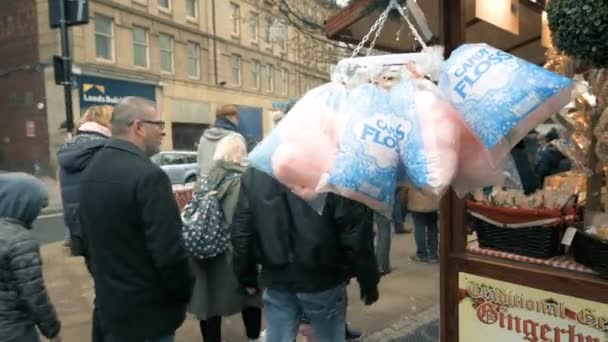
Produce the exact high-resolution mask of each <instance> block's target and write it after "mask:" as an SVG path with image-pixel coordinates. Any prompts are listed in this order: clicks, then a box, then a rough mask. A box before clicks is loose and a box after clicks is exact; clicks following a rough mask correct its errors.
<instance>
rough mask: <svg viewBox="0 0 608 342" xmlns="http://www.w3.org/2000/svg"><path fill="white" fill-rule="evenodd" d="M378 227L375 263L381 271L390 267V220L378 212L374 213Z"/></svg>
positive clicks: (388, 269)
mask: <svg viewBox="0 0 608 342" xmlns="http://www.w3.org/2000/svg"><path fill="white" fill-rule="evenodd" d="M374 219H375V221H376V226H377V229H378V234H377V240H376V263H377V264H378V269H379V270H380V271H381V272H388V271H390V268H391V260H390V256H391V221H390V220H389V219H387V218H386V217H384V216H382V215H380V214H374Z"/></svg>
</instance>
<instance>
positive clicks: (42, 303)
mask: <svg viewBox="0 0 608 342" xmlns="http://www.w3.org/2000/svg"><path fill="white" fill-rule="evenodd" d="M47 199H48V195H47V192H46V189H45V188H44V185H43V184H41V183H40V182H39V181H37V180H36V179H34V178H33V177H31V176H27V175H24V174H15V173H7V174H2V175H0V342H7V341H11V342H12V341H19V342H21V341H23V338H25V337H24V335H25V334H26V333H27V332H28V331H31V330H32V328H33V327H35V326H37V327H38V329H39V330H40V332H41V333H42V334H43V335H44V336H46V337H47V338H53V337H55V336H57V335H58V334H59V330H60V329H61V324H60V323H59V320H58V319H57V314H56V313H55V309H54V308H53V305H52V304H51V301H50V299H49V296H48V294H47V291H46V288H45V286H44V278H43V276H42V261H41V259H40V252H39V245H38V242H37V241H36V238H35V237H34V234H32V232H31V231H30V230H29V227H31V224H32V223H33V222H34V220H35V219H36V217H37V216H38V214H39V213H40V211H41V210H42V207H43V206H44V205H45V204H46V201H47ZM26 227H28V228H26ZM24 342H25V341H24ZM27 342H30V341H27Z"/></svg>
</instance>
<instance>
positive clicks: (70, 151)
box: [57, 106, 114, 342]
mask: <svg viewBox="0 0 608 342" xmlns="http://www.w3.org/2000/svg"><path fill="white" fill-rule="evenodd" d="M113 110H114V107H112V106H92V107H89V108H88V109H87V110H86V111H85V112H84V114H83V115H82V117H81V119H80V123H79V125H78V129H77V132H76V135H75V136H74V137H73V138H72V139H70V140H69V141H68V142H66V143H65V144H64V145H63V146H61V147H60V148H59V151H58V152H57V160H58V163H59V187H60V190H61V201H62V203H63V220H64V222H65V225H66V227H67V228H68V231H69V237H70V244H69V247H70V250H71V254H72V256H78V257H80V256H84V255H85V254H86V253H84V252H83V250H82V249H83V248H84V243H83V241H82V230H81V228H80V219H79V217H78V215H79V207H80V201H79V199H80V178H81V175H82V173H83V172H84V170H85V168H86V167H87V165H88V164H89V162H90V161H91V160H92V159H93V157H94V156H95V154H97V152H99V151H100V150H101V149H102V148H103V147H104V146H105V144H106V143H107V142H108V141H109V139H110V136H111V120H112V111H113ZM85 264H86V265H87V268H89V272H90V267H89V260H88V259H85ZM103 340H104V333H103V331H102V329H101V324H100V322H99V312H98V310H97V309H96V307H95V306H94V307H93V331H92V341H93V342H102V341H103Z"/></svg>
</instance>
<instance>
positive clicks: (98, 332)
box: [91, 306, 105, 342]
mask: <svg viewBox="0 0 608 342" xmlns="http://www.w3.org/2000/svg"><path fill="white" fill-rule="evenodd" d="M92 334H93V336H92V339H91V341H93V342H103V341H104V336H105V335H104V333H103V329H102V328H101V318H100V317H99V309H97V306H94V307H93V332H92Z"/></svg>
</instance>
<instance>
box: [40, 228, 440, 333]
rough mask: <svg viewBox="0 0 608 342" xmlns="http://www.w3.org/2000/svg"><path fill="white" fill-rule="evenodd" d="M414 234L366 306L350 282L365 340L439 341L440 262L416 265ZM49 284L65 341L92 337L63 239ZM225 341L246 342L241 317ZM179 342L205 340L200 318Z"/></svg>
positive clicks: (54, 253)
mask: <svg viewBox="0 0 608 342" xmlns="http://www.w3.org/2000/svg"><path fill="white" fill-rule="evenodd" d="M414 251H415V248H414V242H413V236H412V235H411V234H406V235H393V243H392V250H391V263H392V267H393V272H392V273H391V274H389V275H387V276H385V277H383V278H382V280H381V283H380V300H379V301H378V302H377V303H376V304H374V305H372V306H369V307H367V306H364V305H363V304H362V303H361V301H360V300H359V299H358V298H359V290H358V286H357V283H356V282H355V281H353V282H351V285H350V286H349V289H348V291H349V296H350V298H351V299H350V301H349V308H348V321H349V322H350V324H351V325H352V326H353V327H354V328H356V329H358V330H361V331H363V332H364V333H365V337H364V338H363V339H362V340H363V341H372V342H414V341H416V342H418V341H421V342H427V341H438V340H439V338H438V335H439V333H438V329H437V320H438V317H439V306H438V303H439V266H438V265H426V264H415V263H412V262H411V261H409V260H408V257H409V256H410V255H412V254H413V253H414ZM41 253H42V258H43V263H44V264H43V265H44V274H45V278H46V285H47V288H48V290H49V293H50V296H51V300H52V301H53V303H54V304H55V307H56V309H57V311H58V313H59V317H60V318H61V320H62V324H63V330H62V336H63V341H65V342H85V341H90V340H91V339H90V331H91V317H90V316H91V310H92V302H93V296H94V295H93V283H92V281H91V278H90V277H89V275H88V273H87V271H86V269H85V267H84V264H83V262H82V259H80V258H72V257H69V256H68V252H67V250H66V249H65V248H64V247H62V246H61V242H53V243H47V244H43V246H42V247H41ZM223 333H224V336H223V337H224V340H225V341H226V342H240V341H245V340H246V339H245V336H244V331H243V327H242V323H241V319H240V316H238V315H237V316H233V317H228V318H226V319H224V321H223ZM177 341H178V342H194V341H201V335H200V331H199V328H198V322H197V321H196V320H194V319H193V318H191V317H189V318H188V319H187V320H186V322H185V323H184V325H183V326H182V327H181V328H180V329H179V330H178V332H177Z"/></svg>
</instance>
